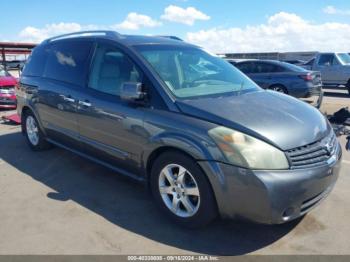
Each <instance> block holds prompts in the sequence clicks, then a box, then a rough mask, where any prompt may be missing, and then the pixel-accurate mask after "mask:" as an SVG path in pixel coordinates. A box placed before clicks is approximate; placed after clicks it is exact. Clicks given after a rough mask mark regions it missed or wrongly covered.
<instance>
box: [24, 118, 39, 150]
mask: <svg viewBox="0 0 350 262" xmlns="http://www.w3.org/2000/svg"><path fill="white" fill-rule="evenodd" d="M26 132H27V136H28V139H29V141H30V143H31V144H32V145H33V146H36V145H38V144H39V129H38V126H37V123H36V120H35V119H34V117H32V116H28V117H27V118H26Z"/></svg>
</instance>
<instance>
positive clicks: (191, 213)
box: [150, 152, 217, 228]
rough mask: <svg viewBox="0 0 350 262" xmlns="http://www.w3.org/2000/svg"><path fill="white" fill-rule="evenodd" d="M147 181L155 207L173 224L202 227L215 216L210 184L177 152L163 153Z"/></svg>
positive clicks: (190, 161) (202, 174)
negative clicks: (149, 184)
mask: <svg viewBox="0 0 350 262" xmlns="http://www.w3.org/2000/svg"><path fill="white" fill-rule="evenodd" d="M150 182H151V190H152V194H153V196H154V199H155V201H156V203H157V205H158V206H159V207H160V209H161V210H163V211H164V212H165V213H166V214H167V215H168V216H169V217H170V218H171V219H172V220H173V221H175V222H176V223H178V224H180V225H182V226H187V227H191V228H195V227H201V226H205V225H207V224H209V223H210V222H211V221H212V220H214V218H215V217H216V216H217V208H216V202H215V198H214V194H213V191H212V189H211V186H210V184H209V181H208V179H207V178H206V176H205V174H204V173H203V171H202V170H201V169H200V168H199V166H198V165H197V164H196V163H195V161H194V160H192V159H191V158H189V157H187V156H185V155H183V154H181V153H178V152H169V153H165V154H162V155H161V156H160V157H159V158H158V159H157V160H156V161H155V163H154V165H153V167H152V171H151V181H150Z"/></svg>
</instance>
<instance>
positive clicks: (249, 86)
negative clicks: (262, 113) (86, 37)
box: [137, 46, 259, 99]
mask: <svg viewBox="0 0 350 262" xmlns="http://www.w3.org/2000/svg"><path fill="white" fill-rule="evenodd" d="M137 48H138V50H139V52H140V53H141V54H142V56H143V57H144V58H145V59H146V60H147V62H148V63H149V64H150V65H151V66H152V67H153V69H154V70H155V71H156V72H157V73H158V75H159V76H160V78H161V79H162V80H163V82H164V83H165V84H166V86H167V87H168V89H169V90H170V91H171V93H172V94H173V95H174V96H175V97H177V98H183V99H186V98H196V97H201V96H214V95H222V94H229V93H235V94H237V95H238V94H240V92H241V91H243V92H250V91H255V90H259V87H257V86H256V84H254V82H252V81H251V80H250V79H249V78H248V77H246V76H245V75H244V74H242V73H241V72H240V71H239V70H238V69H236V68H235V67H233V66H232V65H230V64H229V63H228V62H226V61H224V60H223V59H221V58H218V57H215V56H212V55H210V54H209V53H207V52H205V51H204V50H202V49H199V48H191V47H179V46H139V47H137Z"/></svg>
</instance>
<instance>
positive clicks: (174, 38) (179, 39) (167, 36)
mask: <svg viewBox="0 0 350 262" xmlns="http://www.w3.org/2000/svg"><path fill="white" fill-rule="evenodd" d="M159 37H164V38H168V39H173V40H178V41H182V42H183V41H184V40H182V39H181V38H180V37H177V36H174V35H160V36H159Z"/></svg>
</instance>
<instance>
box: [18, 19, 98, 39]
mask: <svg viewBox="0 0 350 262" xmlns="http://www.w3.org/2000/svg"><path fill="white" fill-rule="evenodd" d="M95 29H98V26H96V25H87V26H82V25H80V24H78V23H57V24H47V25H45V26H44V27H43V28H36V27H33V26H27V27H26V28H24V29H23V30H22V31H20V32H19V39H20V40H21V41H26V42H34V43H40V42H41V41H43V40H44V39H47V38H49V37H52V36H55V35H61V34H67V33H71V32H77V31H82V30H95Z"/></svg>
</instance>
